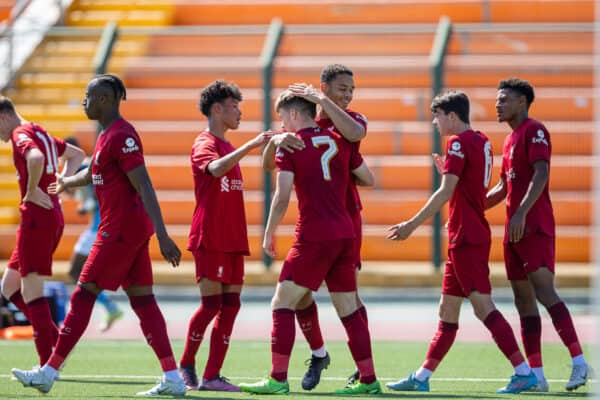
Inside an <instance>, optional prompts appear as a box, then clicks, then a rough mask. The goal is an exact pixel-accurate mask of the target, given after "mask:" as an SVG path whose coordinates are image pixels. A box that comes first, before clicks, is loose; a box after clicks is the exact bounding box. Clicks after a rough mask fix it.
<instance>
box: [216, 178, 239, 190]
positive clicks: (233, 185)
mask: <svg viewBox="0 0 600 400" xmlns="http://www.w3.org/2000/svg"><path fill="white" fill-rule="evenodd" d="M243 186H244V182H243V181H242V180H241V179H229V178H228V177H227V176H223V177H222V178H221V192H230V191H232V190H243Z"/></svg>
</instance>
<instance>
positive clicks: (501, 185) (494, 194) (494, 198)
mask: <svg viewBox="0 0 600 400" xmlns="http://www.w3.org/2000/svg"><path fill="white" fill-rule="evenodd" d="M506 193H507V192H506V182H504V179H500V182H498V183H497V184H496V186H494V187H493V188H491V189H490V190H489V192H487V195H486V196H485V209H486V210H487V209H489V208H492V207H494V206H495V205H497V204H498V203H500V202H501V201H502V200H504V199H505V198H506Z"/></svg>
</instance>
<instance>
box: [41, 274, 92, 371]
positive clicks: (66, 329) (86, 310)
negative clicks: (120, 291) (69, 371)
mask: <svg viewBox="0 0 600 400" xmlns="http://www.w3.org/2000/svg"><path fill="white" fill-rule="evenodd" d="M95 302H96V295H95V294H94V293H92V292H90V291H88V290H86V289H84V288H82V287H81V286H77V287H75V290H73V294H71V309H70V310H69V313H68V314H67V317H66V318H65V322H64V323H63V327H62V329H61V330H60V334H59V335H58V341H57V342H56V347H55V349H54V353H52V356H51V357H50V359H49V360H48V365H50V366H51V367H52V368H54V369H59V368H60V366H61V365H62V363H63V361H64V360H65V358H66V357H67V356H68V355H69V353H70V352H71V350H73V347H75V345H76V344H77V342H78V341H79V338H81V336H82V335H83V332H85V328H87V326H88V324H89V323H90V317H91V316H92V310H93V309H94V303H95Z"/></svg>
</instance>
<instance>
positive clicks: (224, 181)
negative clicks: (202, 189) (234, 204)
mask: <svg viewBox="0 0 600 400" xmlns="http://www.w3.org/2000/svg"><path fill="white" fill-rule="evenodd" d="M221 192H229V178H227V176H223V177H222V178H221Z"/></svg>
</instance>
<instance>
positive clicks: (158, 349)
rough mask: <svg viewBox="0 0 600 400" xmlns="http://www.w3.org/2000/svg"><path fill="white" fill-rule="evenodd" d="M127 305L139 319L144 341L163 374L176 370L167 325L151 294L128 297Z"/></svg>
mask: <svg viewBox="0 0 600 400" xmlns="http://www.w3.org/2000/svg"><path fill="white" fill-rule="evenodd" d="M129 303H130V304H131V308H133V311H135V313H136V315H137V316H138V318H139V319H140V326H141V328H142V332H143V333H144V337H145V338H146V341H147V342H148V344H149V345H150V347H152V350H154V353H155V354H156V356H157V357H158V360H159V361H160V366H161V367H162V370H163V371H164V372H166V371H172V370H174V369H177V364H176V363H175V357H173V350H172V349H171V343H170V342H169V337H168V335H167V324H166V323H165V319H164V318H163V315H162V312H161V311H160V308H158V304H156V299H155V298H154V295H153V294H149V295H145V296H130V297H129Z"/></svg>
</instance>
